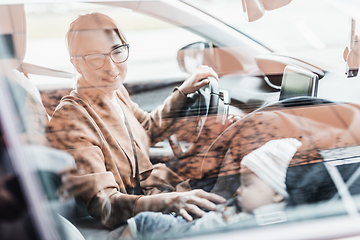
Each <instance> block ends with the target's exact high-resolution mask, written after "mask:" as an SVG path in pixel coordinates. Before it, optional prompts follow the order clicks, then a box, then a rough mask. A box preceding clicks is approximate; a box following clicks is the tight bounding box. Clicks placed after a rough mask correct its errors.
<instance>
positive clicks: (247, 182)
mask: <svg viewBox="0 0 360 240" xmlns="http://www.w3.org/2000/svg"><path fill="white" fill-rule="evenodd" d="M240 181H241V185H240V187H239V188H238V190H237V195H238V200H237V204H238V205H239V207H240V208H241V209H242V211H243V212H246V213H252V212H253V210H254V209H256V208H258V207H261V206H264V205H267V204H271V203H276V202H281V201H282V200H284V197H283V196H281V195H280V194H278V193H276V192H275V191H274V190H273V189H272V188H271V187H269V185H267V184H266V183H265V182H264V181H263V180H262V179H261V178H259V177H258V176H257V175H255V174H254V173H253V172H251V171H249V172H246V173H242V174H241V178H240Z"/></svg>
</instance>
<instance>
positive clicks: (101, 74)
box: [48, 13, 225, 228]
mask: <svg viewBox="0 0 360 240" xmlns="http://www.w3.org/2000/svg"><path fill="white" fill-rule="evenodd" d="M67 43H68V49H69V53H70V56H71V62H72V64H73V65H74V67H75V68H76V70H77V71H78V73H79V74H80V75H81V76H80V78H79V79H78V82H77V89H76V90H74V91H72V92H71V94H70V96H66V97H64V98H63V99H62V100H61V102H60V104H59V106H58V107H57V109H56V110H55V112H54V114H53V117H52V119H51V122H50V124H49V127H48V133H49V139H50V140H51V141H52V142H53V143H54V144H55V145H56V146H57V147H58V148H60V149H63V150H66V151H68V152H69V153H71V154H72V155H73V156H74V158H75V161H76V165H77V170H78V171H77V174H73V175H71V176H70V177H69V178H68V181H67V183H71V184H73V185H74V186H75V187H76V191H77V194H78V196H79V197H80V198H81V199H82V200H83V201H84V202H85V203H86V205H87V209H88V212H89V213H90V215H92V216H93V217H95V218H98V219H101V220H102V222H103V224H104V225H105V226H107V227H110V228H113V227H115V226H117V225H119V224H121V223H123V222H125V221H126V220H127V219H128V218H130V217H132V216H134V215H135V214H136V213H138V212H142V211H158V212H176V213H177V214H179V215H182V216H183V217H184V218H185V219H186V220H189V221H191V220H192V217H191V215H190V214H194V215H198V216H202V215H203V214H204V212H203V211H202V210H201V209H200V208H205V209H208V210H214V209H215V204H214V203H213V202H216V203H222V202H224V201H225V199H223V198H222V197H220V196H217V195H215V194H210V193H206V192H204V191H200V190H195V191H188V192H182V193H179V192H170V193H161V194H157V195H146V196H144V195H142V189H141V187H140V181H141V183H142V187H143V186H144V185H145V184H143V183H146V182H147V183H149V182H150V183H151V182H153V180H154V179H161V178H158V176H156V175H155V176H154V172H153V168H154V167H153V165H152V164H151V162H150V160H149V148H150V144H151V143H152V142H153V141H155V139H158V138H159V137H160V136H161V135H163V133H165V132H166V131H167V130H168V127H169V126H170V125H171V124H172V123H173V121H174V117H175V116H176V111H177V110H179V109H180V108H181V107H182V106H183V103H184V102H185V100H186V95H187V94H188V93H191V92H194V91H196V90H197V89H199V88H201V87H203V86H205V85H207V84H208V80H207V79H205V78H207V77H210V76H211V77H215V78H218V77H217V74H216V73H215V72H214V71H213V70H212V69H211V68H209V67H207V66H201V67H199V68H198V69H197V71H196V72H195V73H194V74H193V75H191V77H190V78H189V79H187V80H186V81H185V82H184V83H183V84H182V85H181V86H180V87H179V88H175V89H174V91H173V93H172V94H171V95H170V96H169V97H168V98H167V99H166V100H165V102H164V104H163V105H162V106H159V107H158V108H157V109H155V110H154V111H152V112H151V113H147V112H145V111H143V110H141V109H140V108H139V107H138V105H137V104H135V103H134V102H132V101H131V99H130V97H129V94H128V92H127V90H126V89H125V87H124V86H123V81H124V79H125V77H126V72H127V62H126V60H127V58H128V55H129V45H128V43H127V41H126V38H125V36H124V34H123V33H122V31H121V29H120V28H119V27H118V26H117V24H116V23H115V22H114V21H113V20H112V19H111V18H110V17H108V16H106V15H104V14H101V13H92V14H87V15H83V16H80V17H79V18H77V19H76V20H75V21H74V22H72V23H71V25H70V29H69V31H68V34H67ZM163 169H164V168H163ZM165 170H166V168H165ZM167 175H168V176H169V175H170V178H171V179H170V181H175V182H180V181H181V180H182V179H176V176H172V175H171V172H170V174H167ZM149 179H151V180H149ZM148 185H149V184H148ZM164 185H166V183H164ZM67 187H69V186H64V188H67ZM150 190H151V189H150Z"/></svg>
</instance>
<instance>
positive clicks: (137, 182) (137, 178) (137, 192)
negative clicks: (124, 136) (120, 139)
mask: <svg viewBox="0 0 360 240" xmlns="http://www.w3.org/2000/svg"><path fill="white" fill-rule="evenodd" d="M124 118H125V126H126V128H127V131H128V134H129V137H130V140H131V146H132V149H133V154H134V158H135V188H134V189H133V190H132V194H135V195H142V194H144V193H143V191H142V189H141V187H140V176H139V164H138V159H137V154H136V147H135V142H134V137H133V135H132V132H131V128H130V125H129V122H128V120H127V118H126V116H125V114H124Z"/></svg>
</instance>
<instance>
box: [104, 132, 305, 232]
mask: <svg viewBox="0 0 360 240" xmlns="http://www.w3.org/2000/svg"><path fill="white" fill-rule="evenodd" d="M301 145H302V144H301V142H300V141H298V140H296V139H294V138H285V139H277V140H271V141H269V142H267V143H265V144H264V145H263V146H261V147H260V148H258V149H256V150H254V151H252V152H251V153H249V154H248V155H246V156H245V157H244V158H243V159H242V161H241V178H240V181H241V185H240V187H239V188H238V190H237V192H236V193H237V196H236V197H235V198H232V199H230V200H229V201H228V202H227V203H226V204H222V205H218V206H217V210H215V211H211V212H207V213H205V214H204V215H203V216H202V217H201V218H198V219H195V220H194V221H191V222H186V221H185V220H184V219H183V218H182V217H180V216H177V217H175V216H173V215H171V214H162V213H154V212H143V213H140V214H138V215H136V216H135V217H133V218H131V219H129V220H128V221H127V226H126V227H120V228H119V229H116V230H114V231H113V232H112V233H111V234H110V235H109V237H108V239H114V238H115V236H117V237H116V239H119V235H121V238H120V239H160V238H164V237H171V236H179V235H180V234H184V233H186V234H189V233H195V232H205V231H209V230H213V229H214V228H217V227H223V226H226V225H229V224H233V223H238V222H240V221H243V220H246V219H250V218H255V219H256V220H257V221H258V224H264V222H263V221H266V217H265V218H264V217H261V216H267V215H268V214H271V213H274V212H280V211H283V210H284V208H285V205H286V200H287V198H288V197H289V196H288V193H287V191H286V185H285V177H286V172H287V168H288V165H289V162H290V161H291V159H292V158H293V156H294V154H295V153H296V151H297V150H298V148H299V147H300V146H301ZM259 221H260V222H259Z"/></svg>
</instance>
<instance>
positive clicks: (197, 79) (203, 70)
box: [179, 65, 219, 94]
mask: <svg viewBox="0 0 360 240" xmlns="http://www.w3.org/2000/svg"><path fill="white" fill-rule="evenodd" d="M207 77H214V78H216V79H217V80H219V77H218V75H217V74H216V72H215V71H214V70H213V69H212V68H211V67H209V66H204V65H201V66H199V67H198V68H197V69H196V71H195V72H194V73H193V74H192V75H191V76H190V77H189V78H188V79H187V80H185V81H184V82H183V84H181V86H180V87H179V90H180V91H182V92H183V93H184V94H189V93H193V92H195V91H196V90H198V89H199V88H202V87H204V86H206V85H208V84H209V80H208V79H207Z"/></svg>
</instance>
